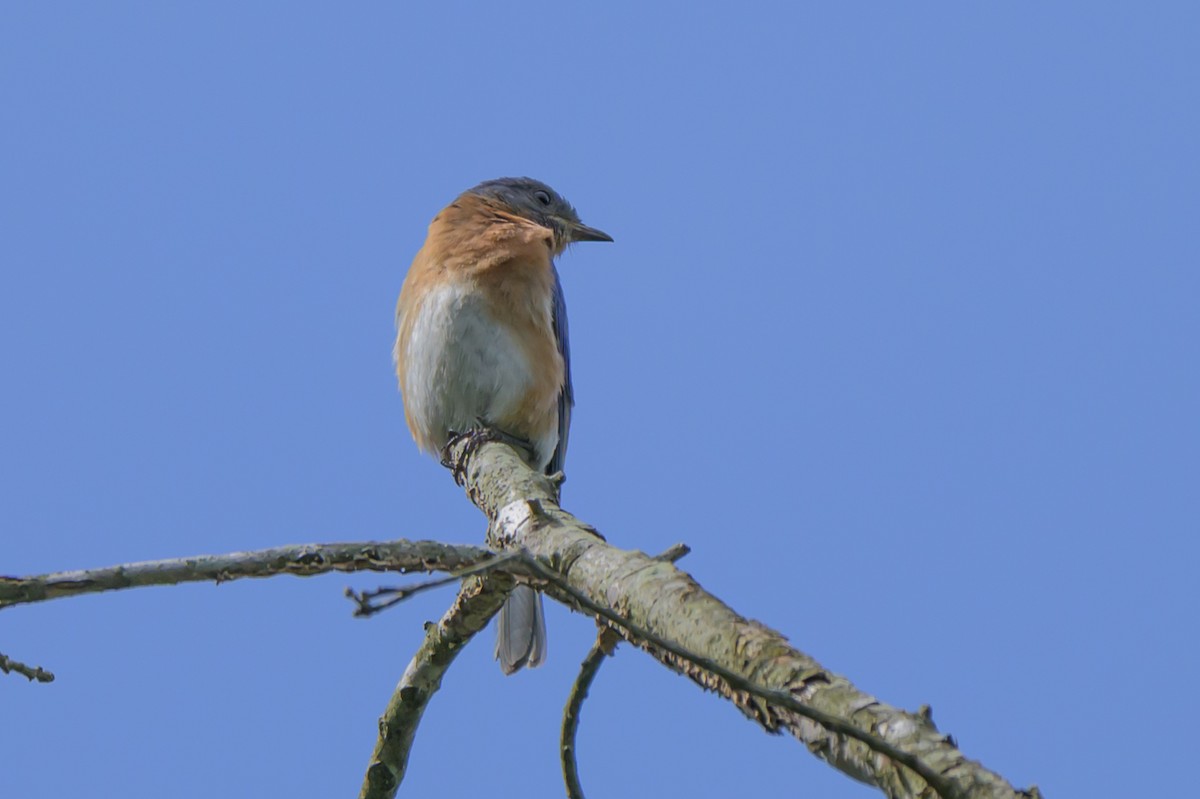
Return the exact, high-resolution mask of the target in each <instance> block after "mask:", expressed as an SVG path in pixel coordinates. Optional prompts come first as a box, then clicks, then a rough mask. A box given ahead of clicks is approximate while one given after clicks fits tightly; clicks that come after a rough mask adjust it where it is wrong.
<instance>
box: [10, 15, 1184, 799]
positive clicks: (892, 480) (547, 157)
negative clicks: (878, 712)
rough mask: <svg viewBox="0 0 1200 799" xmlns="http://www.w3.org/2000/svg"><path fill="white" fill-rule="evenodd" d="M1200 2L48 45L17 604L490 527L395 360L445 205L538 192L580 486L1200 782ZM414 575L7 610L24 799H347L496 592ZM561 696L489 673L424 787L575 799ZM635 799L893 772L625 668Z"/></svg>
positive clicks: (1101, 769) (600, 746) (18, 67)
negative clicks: (441, 620) (155, 568)
mask: <svg viewBox="0 0 1200 799" xmlns="http://www.w3.org/2000/svg"><path fill="white" fill-rule="evenodd" d="M1198 23H1200V11H1198V10H1197V7H1196V6H1195V5H1194V4H1186V3H1161V4H1155V5H1154V6H1149V7H1134V6H1121V5H1119V4H1104V3H1100V4H1097V3H1059V4H1049V5H1048V4H1012V3H1005V4H987V5H986V6H984V5H981V4H970V5H963V4H951V3H937V4H922V5H921V6H920V7H901V6H898V5H895V4H882V3H880V4H839V5H836V6H835V5H832V4H826V5H825V6H817V5H800V4H778V5H761V6H743V7H740V8H739V9H738V10H733V8H732V7H728V8H713V9H708V10H705V9H702V8H700V7H698V6H697V5H695V4H656V5H654V6H653V7H635V6H633V5H632V4H629V5H622V4H612V5H609V6H607V7H606V6H605V5H602V4H592V5H590V6H586V7H585V6H583V5H582V4H526V5H522V6H520V7H515V8H514V7H511V6H505V7H493V6H491V5H485V4H477V5H469V4H468V5H453V4H411V3H409V4H401V3H388V4H385V3H377V2H367V3H352V4H337V5H323V4H309V3H294V2H293V3H282V2H278V3H261V2H253V3H205V4H201V5H193V6H186V5H183V4H161V3H117V4H109V3H104V4H97V3H60V4H47V3H39V4H23V5H21V6H17V5H15V4H9V5H7V6H5V8H4V9H3V10H2V11H0V106H2V107H3V109H4V120H5V121H4V124H3V126H0V145H2V146H0V220H2V222H0V225H2V227H3V231H4V232H3V235H2V236H0V264H3V275H4V281H3V284H4V290H3V291H2V292H0V364H2V366H3V373H4V391H3V392H0V416H2V417H3V418H4V419H5V420H6V422H5V423H4V424H3V425H0V542H2V546H0V574H27V573H37V572H43V571H52V570H58V569H65V568H77V567H86V566H100V565H107V564H112V563H118V562H123V561H130V560H142V559H150V558H161V557H172V556H181V555H188V554H199V553H215V552H224V551H231V550H238V549H252V548H258V547H265V546H272V545H278V544H285V543H299V542H306V541H320V540H355V539H386V538H393V537H409V538H440V539H444V540H449V541H458V542H479V541H482V538H483V532H484V524H483V520H482V517H481V516H480V515H479V514H478V512H477V511H475V509H474V508H473V507H471V506H470V505H469V504H468V502H467V501H466V500H465V498H464V497H462V496H461V494H460V491H459V489H457V488H456V487H455V486H454V485H453V484H452V482H451V480H450V479H449V476H448V475H447V474H446V473H445V472H444V471H443V470H441V469H440V468H438V467H437V465H436V464H435V463H434V462H433V461H432V460H430V459H428V458H426V457H422V456H420V455H419V454H418V453H417V451H416V448H415V446H414V445H413V444H412V442H411V440H410V439H409V436H408V434H407V431H406V430H405V427H404V423H403V413H402V407H401V403H400V398H399V396H398V394H397V392H396V389H395V385H394V377H393V375H392V373H391V364H390V347H391V340H392V335H393V331H392V313H393V307H394V302H395V297H396V294H397V292H398V291H399V288H400V283H401V281H402V280H403V276H404V272H405V270H406V269H407V266H408V263H409V261H410V259H411V257H412V255H413V253H415V252H416V250H417V248H418V247H419V246H420V244H421V241H422V239H423V236H424V232H425V226H426V225H427V224H428V221H429V220H430V218H431V217H432V216H433V215H434V214H435V213H436V212H437V211H438V210H439V209H440V208H441V207H442V206H443V205H444V204H445V203H447V202H448V201H449V200H450V199H452V198H453V197H454V196H455V195H456V194H457V193H458V192H460V191H461V190H463V189H465V188H467V187H469V186H472V185H474V184H475V183H477V182H479V181H480V180H484V179H487V178H492V177H498V176H502V175H531V176H534V177H537V178H540V179H542V180H545V181H547V182H548V183H550V184H551V185H552V186H554V187H555V188H556V189H558V190H559V191H560V192H562V193H563V194H564V195H565V196H566V197H567V198H568V199H570V200H571V201H572V202H573V203H574V204H575V205H576V207H577V208H578V209H579V211H580V213H581V215H582V217H583V219H584V220H585V221H586V222H589V223H590V224H593V225H596V226H598V227H601V228H603V229H604V230H606V231H608V232H609V233H611V234H612V235H613V236H614V238H615V239H616V241H615V243H613V244H607V245H583V246H580V247H577V248H575V249H574V250H573V251H571V252H569V253H567V254H566V255H564V257H563V258H562V259H561V261H560V270H561V272H562V275H563V281H564V284H565V290H566V294H567V300H568V304H569V307H570V314H571V331H572V336H573V338H572V351H573V355H574V372H575V381H576V391H577V395H578V407H577V411H576V414H575V417H574V427H573V430H572V435H571V451H570V453H569V456H568V460H567V473H568V476H569V481H568V483H567V485H566V487H565V496H564V504H565V505H566V506H567V507H568V508H569V509H570V510H572V511H574V512H575V513H576V514H577V515H579V516H580V517H582V518H584V519H586V520H588V521H590V522H592V523H593V524H595V525H596V526H598V527H599V528H600V529H601V530H602V531H603V532H604V534H605V535H606V536H607V537H608V539H609V540H610V541H612V542H613V543H614V544H616V545H618V546H622V547H627V548H637V549H641V550H645V551H648V552H657V551H661V550H662V549H665V548H666V547H667V546H669V545H670V544H672V543H674V542H676V541H686V542H687V543H688V544H690V545H691V546H692V547H693V553H692V554H691V555H690V556H689V557H688V558H687V559H686V560H685V561H683V562H682V563H681V565H682V566H683V567H684V568H686V569H687V570H689V571H690V572H691V573H692V574H694V575H695V576H696V578H697V579H698V580H699V581H700V582H701V583H702V584H703V585H704V586H705V587H706V588H708V589H709V590H711V591H712V592H714V593H715V594H717V595H718V596H720V597H722V598H723V599H724V600H726V601H727V602H728V603H729V604H731V605H732V606H733V607H734V608H736V609H737V610H739V611H740V612H742V613H744V614H746V615H749V616H753V617H755V618H758V619H760V620H762V621H764V622H765V623H767V624H768V625H770V626H771V627H773V628H775V629H778V630H780V631H781V632H783V633H784V634H786V635H787V636H788V637H789V638H790V639H791V640H792V642H793V643H794V644H795V645H796V646H797V647H799V648H800V649H802V650H804V651H807V652H809V653H811V654H812V655H814V656H815V657H817V658H818V659H819V660H821V661H822V662H823V663H824V664H825V665H826V666H828V667H829V668H831V669H833V670H835V671H837V672H839V673H841V674H844V675H846V676H847V677H848V678H850V679H851V680H852V681H854V682H855V683H856V684H857V685H859V686H860V687H861V688H862V689H864V690H866V691H869V692H871V693H873V694H875V695H877V696H878V697H880V698H881V699H882V700H884V701H887V702H890V703H892V704H895V705H899V706H903V707H906V708H910V709H915V708H916V707H917V706H918V705H921V704H923V703H928V704H930V705H932V707H933V711H934V717H935V720H936V721H937V722H938V723H939V725H940V726H941V728H942V729H943V730H945V731H947V732H950V733H953V734H954V735H955V736H956V737H957V739H958V741H959V743H960V744H961V746H962V748H963V750H964V752H966V754H967V755H968V756H970V757H972V758H975V759H978V760H981V761H982V762H983V763H985V764H986V765H988V766H989V767H991V768H993V769H995V770H997V771H999V772H1001V773H1002V774H1004V775H1005V776H1006V777H1008V778H1009V779H1010V780H1012V781H1013V782H1014V783H1016V784H1017V785H1021V786H1023V785H1028V784H1030V783H1037V784H1039V785H1040V786H1041V787H1042V788H1043V790H1044V791H1046V793H1047V795H1049V796H1051V797H1055V796H1057V797H1068V796H1090V795H1100V794H1112V795H1123V794H1131V793H1136V794H1143V793H1150V794H1160V795H1182V794H1183V793H1185V791H1187V790H1189V789H1190V787H1189V786H1190V783H1185V782H1184V780H1185V779H1186V777H1185V776H1184V772H1181V771H1180V770H1179V769H1178V768H1177V765H1178V764H1179V763H1180V762H1187V759H1189V758H1191V757H1192V756H1193V755H1194V752H1193V751H1192V747H1191V744H1192V743H1193V742H1194V733H1193V732H1192V727H1191V722H1190V720H1191V719H1192V718H1194V717H1195V715H1196V714H1197V712H1200V705H1198V703H1197V700H1196V697H1195V695H1194V691H1193V690H1192V682H1193V680H1194V678H1195V675H1196V674H1197V673H1200V663H1198V660H1200V658H1197V652H1196V645H1195V642H1194V640H1193V638H1194V634H1195V630H1196V621H1195V618H1196V612H1197V607H1198V604H1200V603H1198V599H1200V590H1198V589H1197V578H1196V575H1195V564H1196V562H1197V556H1198V555H1200V552H1198V549H1200V547H1198V545H1197V532H1198V529H1197V528H1198V521H1197V520H1198V519H1200V500H1198V496H1200V492H1198V490H1197V488H1198V486H1200V424H1198V422H1197V408H1198V407H1200V378H1198V376H1197V363H1198V358H1197V344H1198V342H1200V320H1198V313H1197V300H1198V298H1200V277H1198V276H1197V268H1196V267H1197V263H1198V261H1200V258H1198V255H1200V252H1198V251H1200V247H1198V241H1197V238H1198V234H1197V229H1198V225H1197V219H1198V218H1200V190H1198V188H1197V187H1198V185H1200V158H1198V157H1197V144H1196V142H1198V141H1200V111H1198V109H1200V103H1198V100H1200V98H1198V97H1197V89H1196V87H1197V85H1200V66H1198V62H1197V56H1196V49H1195V34H1196V31H1197V30H1198V27H1197V26H1198ZM390 582H393V581H391V580H388V579H383V580H381V579H380V578H379V577H375V576H366V577H354V578H347V577H344V576H335V577H327V578H320V579H313V580H296V579H291V578H279V579H275V580H270V581H260V582H239V583H234V584H226V585H222V586H220V587H214V586H211V585H198V586H186V587H175V588H165V589H149V590H140V591H133V592H126V593H121V594H110V595H103V596H92V597H86V598H82V599H78V600H72V601H65V602H55V603H49V604H45V605H42V606H33V607H26V608H19V609H14V610H10V611H7V612H5V613H3V614H0V652H4V653H6V654H8V655H10V656H12V657H16V658H20V659H23V660H26V661H30V662H35V663H38V664H41V665H44V666H45V667H47V668H49V669H51V670H53V671H54V672H55V673H56V674H57V675H58V681H57V682H55V683H54V684H52V685H48V686H47V685H28V684H26V683H25V682H24V680H22V679H19V678H15V677H8V678H6V679H3V680H0V713H2V715H3V718H4V719H5V723H4V724H2V725H0V794H3V795H6V796H48V795H81V794H82V795H89V796H107V795H117V794H120V795H123V796H129V797H154V796H161V795H163V794H164V793H169V794H170V795H172V796H175V797H180V798H181V799H182V798H184V797H208V796H213V795H222V796H259V795H278V796H313V797H318V796H319V797H325V796H335V795H340V796H345V795H348V794H352V793H353V792H355V791H357V787H358V785H359V782H360V780H361V777H362V773H363V770H364V768H365V766H366V764H367V759H368V756H369V753H370V749H371V746H372V743H373V741H374V737H375V732H376V729H375V721H376V718H377V716H378V715H379V713H380V712H381V710H382V708H383V706H384V704H385V703H386V701H387V698H388V696H389V694H390V692H391V690H392V688H393V686H394V684H395V682H396V680H397V678H398V677H399V675H400V673H401V671H402V669H403V667H404V665H405V663H406V662H407V660H408V658H409V656H410V654H411V653H412V652H413V650H414V649H415V647H416V645H417V643H418V641H419V640H420V636H421V634H422V631H421V624H422V622H424V621H425V620H426V619H430V618H435V617H437V616H438V615H439V614H440V613H441V612H442V610H443V609H444V608H445V606H446V605H447V604H448V603H449V601H450V599H451V597H452V593H451V592H450V591H446V592H443V593H440V594H436V595H427V596H422V597H419V598H417V599H414V600H413V601H411V602H410V603H408V604H406V605H404V606H402V607H400V608H398V609H395V610H392V611H390V612H389V613H387V614H386V615H384V616H382V617H379V618H376V619H373V620H369V621H364V620H357V619H353V618H351V615H350V611H351V608H350V606H349V603H347V602H346V600H345V599H343V598H342V596H341V590H342V588H343V587H344V586H345V585H347V584H349V585H354V586H357V587H360V588H365V587H372V586H376V585H379V584H380V583H390ZM549 626H550V662H549V663H548V664H547V665H546V666H545V667H543V668H541V669H538V670H536V671H532V672H529V673H522V674H520V675H518V676H516V677H514V678H510V679H505V678H503V677H502V676H501V674H500V671H499V669H498V668H497V667H496V665H495V663H494V662H493V661H492V657H491V648H492V639H491V633H490V631H489V633H488V635H487V636H486V638H483V639H480V640H477V641H476V642H474V644H473V645H472V646H471V647H470V648H469V649H468V650H467V651H465V652H464V653H463V655H462V656H461V658H460V660H459V662H458V663H457V664H456V666H455V667H454V669H453V670H452V671H451V673H450V675H449V677H448V678H447V680H446V682H445V685H444V688H443V691H442V692H441V693H440V694H439V695H438V696H437V697H436V699H435V700H434V701H433V703H432V705H431V707H430V708H429V712H428V713H427V715H426V717H425V720H424V722H423V724H422V727H421V731H420V734H419V736H418V739H417V743H416V747H415V749H414V752H413V759H412V765H411V768H410V770H409V775H408V781H407V783H406V785H405V788H404V790H405V792H406V793H407V794H408V795H413V796H422V795H430V794H431V793H432V792H434V791H437V792H438V795H443V791H445V790H446V783H447V781H448V780H449V781H450V782H451V787H450V788H449V791H448V793H446V794H445V795H462V796H467V795H479V792H480V791H483V790H493V789H494V793H495V794H496V795H518V793H520V794H521V795H533V796H555V795H561V787H560V786H561V777H560V774H559V766H558V762H557V759H556V758H557V755H556V751H557V750H556V742H557V735H558V724H559V716H560V712H561V707H562V704H563V702H564V701H565V698H566V694H567V691H568V689H569V686H570V684H571V682H572V680H573V679H574V675H575V671H576V668H577V665H578V662H579V660H580V659H581V658H582V657H583V655H584V653H585V652H586V649H587V647H588V645H589V643H590V641H591V639H592V636H593V629H594V628H593V625H592V623H591V622H590V621H589V620H588V619H586V618H584V617H581V616H578V615H572V614H570V613H568V612H567V611H565V610H563V609H562V608H560V607H557V606H555V607H552V608H551V609H550V615H549ZM580 768H581V772H582V776H583V780H584V787H585V789H587V791H588V792H589V795H591V796H596V797H604V796H655V795H689V796H698V797H709V796H711V797H720V796H728V795H731V794H733V793H734V792H738V793H741V792H742V791H743V790H745V791H746V792H747V793H750V794H751V795H753V794H754V793H762V792H766V791H774V790H777V789H779V788H787V789H791V790H796V789H799V790H801V791H803V792H804V793H805V794H806V795H813V796H829V797H865V796H871V795H875V794H874V793H873V792H871V791H870V790H868V789H866V788H864V787H862V786H859V785H857V784H855V783H852V782H850V781H848V780H847V779H846V778H844V777H842V776H841V775H840V774H838V773H836V772H834V771H832V770H831V769H829V768H828V767H826V766H824V765H823V764H821V763H819V762H817V761H816V760H814V759H813V758H812V757H810V756H809V755H808V754H807V753H806V752H805V750H804V749H803V747H801V746H799V745H797V744H796V743H795V742H793V741H790V740H787V739H781V738H771V737H768V736H766V735H764V734H763V733H761V732H760V731H759V730H758V729H757V728H756V727H755V726H753V725H752V724H750V723H748V722H747V721H745V720H744V719H743V718H742V717H741V716H740V715H739V714H738V713H737V712H736V711H735V710H733V709H732V708H731V707H730V706H728V705H727V704H725V703H723V702H721V701H719V700H717V699H716V698H714V697H712V696H708V695H705V694H703V693H701V692H700V691H699V690H698V689H697V688H695V687H694V686H693V685H692V684H691V683H689V682H687V681H685V680H683V679H682V678H679V677H676V676H674V675H673V674H670V673H668V672H667V671H665V670H664V669H662V668H661V667H659V666H658V665H656V664H655V663H653V662H652V661H650V660H649V659H648V658H646V657H645V656H643V655H641V654H639V653H637V652H634V651H632V650H629V649H628V648H623V649H622V650H620V653H619V656H618V657H617V658H616V659H615V660H613V661H612V662H610V663H608V664H607V665H606V666H605V667H604V669H603V670H602V671H601V673H600V675H599V677H598V678H597V681H596V683H595V685H594V687H593V690H592V697H591V699H590V700H589V703H588V704H587V705H586V707H585V708H584V715H583V723H582V730H581V734H580Z"/></svg>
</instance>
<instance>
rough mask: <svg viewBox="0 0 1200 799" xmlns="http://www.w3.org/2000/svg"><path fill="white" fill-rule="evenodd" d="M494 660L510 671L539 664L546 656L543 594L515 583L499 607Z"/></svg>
mask: <svg viewBox="0 0 1200 799" xmlns="http://www.w3.org/2000/svg"><path fill="white" fill-rule="evenodd" d="M498 627H499V629H498V631H497V635H496V659H497V660H499V661H500V670H501V671H503V672H504V673H505V674H512V673H513V672H514V671H517V670H518V669H520V668H521V667H522V666H529V667H530V668H532V667H534V666H540V665H541V664H542V661H544V660H545V659H546V614H545V611H544V610H543V608H542V595H541V594H539V593H538V592H537V591H535V590H533V589H532V588H530V587H529V586H527V585H518V586H517V587H516V588H514V589H513V590H512V593H511V594H509V595H508V599H506V600H505V601H504V607H502V608H500V621H499V625H498Z"/></svg>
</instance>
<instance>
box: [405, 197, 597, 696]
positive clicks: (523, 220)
mask: <svg viewBox="0 0 1200 799" xmlns="http://www.w3.org/2000/svg"><path fill="white" fill-rule="evenodd" d="M581 241H612V237H611V236H609V235H608V234H607V233H605V232H604V231H602V230H598V229H596V228H593V227H589V226H588V225H585V224H583V223H582V222H581V221H580V219H579V214H578V213H576V211H575V209H574V208H573V207H572V206H571V204H570V203H569V202H567V201H566V200H565V199H563V197H562V196H561V195H560V194H558V192H556V191H554V189H552V188H550V187H549V186H547V185H546V184H545V183H542V182H541V181H539V180H534V179H533V178H497V179H495V180H487V181H484V182H483V183H480V184H479V185H477V186H475V187H474V188H471V189H468V190H467V191H465V192H463V193H462V194H460V195H459V196H458V197H457V198H456V199H455V200H454V201H453V202H451V203H450V204H449V205H447V206H446V207H445V208H443V209H442V210H441V211H440V212H439V213H438V214H437V216H435V217H434V218H433V221H432V222H430V223H429V229H428V232H427V235H426V237H425V243H424V244H423V245H422V247H421V249H420V250H419V251H418V252H417V254H416V256H415V257H414V258H413V262H412V265H411V266H410V267H409V270H408V274H407V275H406V276H405V278H404V285H403V287H402V288H401V290H400V299H399V300H398V302H397V303H396V343H395V347H394V349H393V352H392V355H393V360H394V362H395V367H396V377H397V380H398V381H399V384H400V393H401V396H402V397H403V400H404V415H405V420H406V422H407V423H408V429H409V431H410V432H411V433H412V436H413V439H414V440H415V441H416V443H417V446H418V447H419V448H420V449H421V450H422V451H424V452H427V453H429V454H431V455H434V456H435V457H438V456H441V455H442V454H443V452H444V450H445V448H446V445H447V444H448V443H449V442H450V441H451V440H452V439H453V438H454V437H455V436H456V435H458V434H463V433H466V432H469V431H473V430H486V431H491V432H493V433H496V434H498V435H500V436H501V437H503V438H504V439H506V440H510V441H516V442H519V443H521V444H522V445H523V448H524V449H525V450H527V453H528V456H529V457H528V460H529V461H530V464H531V466H532V467H533V468H535V469H538V470H539V471H541V472H543V473H545V474H556V473H559V472H561V471H562V468H563V461H564V459H565V457H566V452H567V438H568V434H569V432H570V427H571V409H572V407H573V406H574V404H575V395H574V390H573V388H572V385H571V350H570V346H569V343H568V336H567V307H566V302H565V300H564V298H563V290H562V283H561V281H560V280H559V276H558V269H557V268H556V267H555V263H554V261H555V258H556V257H558V256H559V255H561V254H562V252H563V250H565V249H566V248H567V245H569V244H573V243H575V242H581ZM497 626H498V630H497V637H496V659H497V660H499V661H500V668H501V670H502V671H503V672H504V673H505V674H512V673H513V672H516V671H518V670H519V669H521V668H522V667H524V666H529V667H534V666H538V665H540V664H541V663H542V662H544V661H545V659H546V651H547V650H546V621H545V613H544V610H543V607H542V597H541V594H539V593H538V592H537V591H536V590H534V589H533V588H531V587H529V586H527V585H518V586H517V587H516V588H514V589H513V591H512V592H511V593H510V594H509V596H508V598H507V599H506V600H505V603H504V605H503V607H502V608H501V610H500V614H499V620H498V625H497Z"/></svg>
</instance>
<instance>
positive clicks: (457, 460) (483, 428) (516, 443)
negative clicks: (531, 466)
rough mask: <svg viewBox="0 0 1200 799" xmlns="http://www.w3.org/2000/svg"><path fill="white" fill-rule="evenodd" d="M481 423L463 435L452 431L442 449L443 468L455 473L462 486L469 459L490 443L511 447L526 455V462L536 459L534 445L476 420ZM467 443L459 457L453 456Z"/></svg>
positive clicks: (456, 479) (480, 420)
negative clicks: (458, 448) (495, 442)
mask: <svg viewBox="0 0 1200 799" xmlns="http://www.w3.org/2000/svg"><path fill="white" fill-rule="evenodd" d="M476 421H477V422H478V423H479V426H478V427H473V428H471V429H470V430H467V431H466V432H463V433H458V432H455V431H453V430H451V431H450V439H449V440H448V441H447V442H446V446H444V447H442V458H441V460H442V466H445V467H446V468H447V469H449V470H450V471H451V472H453V473H454V480H455V482H457V483H458V484H459V485H462V482H463V480H462V478H463V477H465V476H466V462H467V459H468V458H469V457H470V456H471V455H473V454H475V451H476V450H477V449H479V448H480V447H481V446H483V445H484V444H486V443H487V442H489V441H497V442H499V443H501V444H507V445H509V446H510V447H513V448H514V449H516V450H518V451H520V452H522V453H523V454H524V455H525V460H526V461H532V460H533V457H534V454H535V453H534V449H533V444H531V443H529V442H528V441H526V440H525V439H523V438H521V437H519V436H514V435H512V434H511V433H506V432H504V431H503V430H500V429H498V428H496V427H492V426H491V425H490V424H488V423H487V422H486V421H485V420H483V419H477V420H476ZM464 441H465V445H464V446H463V447H462V450H461V452H460V453H459V455H458V457H455V456H454V454H453V451H454V449H455V448H456V447H457V446H458V445H459V444H462V443H463V442H464Z"/></svg>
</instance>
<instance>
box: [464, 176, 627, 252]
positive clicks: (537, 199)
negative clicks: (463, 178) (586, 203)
mask: <svg viewBox="0 0 1200 799" xmlns="http://www.w3.org/2000/svg"><path fill="white" fill-rule="evenodd" d="M467 194H474V195H477V196H479V197H483V198H484V199H486V200H489V201H491V202H493V203H496V204H497V205H500V206H502V207H503V208H505V209H506V210H508V211H509V212H511V213H513V214H516V215H517V216H519V217H522V218H523V219H528V220H529V221H531V222H536V223H537V224H539V225H541V226H542V227H545V228H548V229H550V230H551V231H552V232H553V233H554V250H555V252H561V251H562V250H563V249H564V248H565V247H566V246H567V245H568V244H572V243H574V242H577V241H612V236H610V235H608V234H607V233H605V232H604V231H603V230H597V229H596V228H594V227H588V226H587V225H585V224H583V223H582V222H580V221H579V214H577V213H576V212H575V209H574V208H572V207H571V204H570V203H569V202H567V201H566V200H565V199H563V198H562V196H561V195H559V193H558V192H556V191H555V190H554V189H552V188H550V187H549V186H547V185H546V184H545V183H542V182H541V181H540V180H534V179H533V178H497V179H496V180H487V181H484V182H483V183H480V184H479V185H478V186H476V187H475V188H473V189H470V190H469V191H468V192H467Z"/></svg>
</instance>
